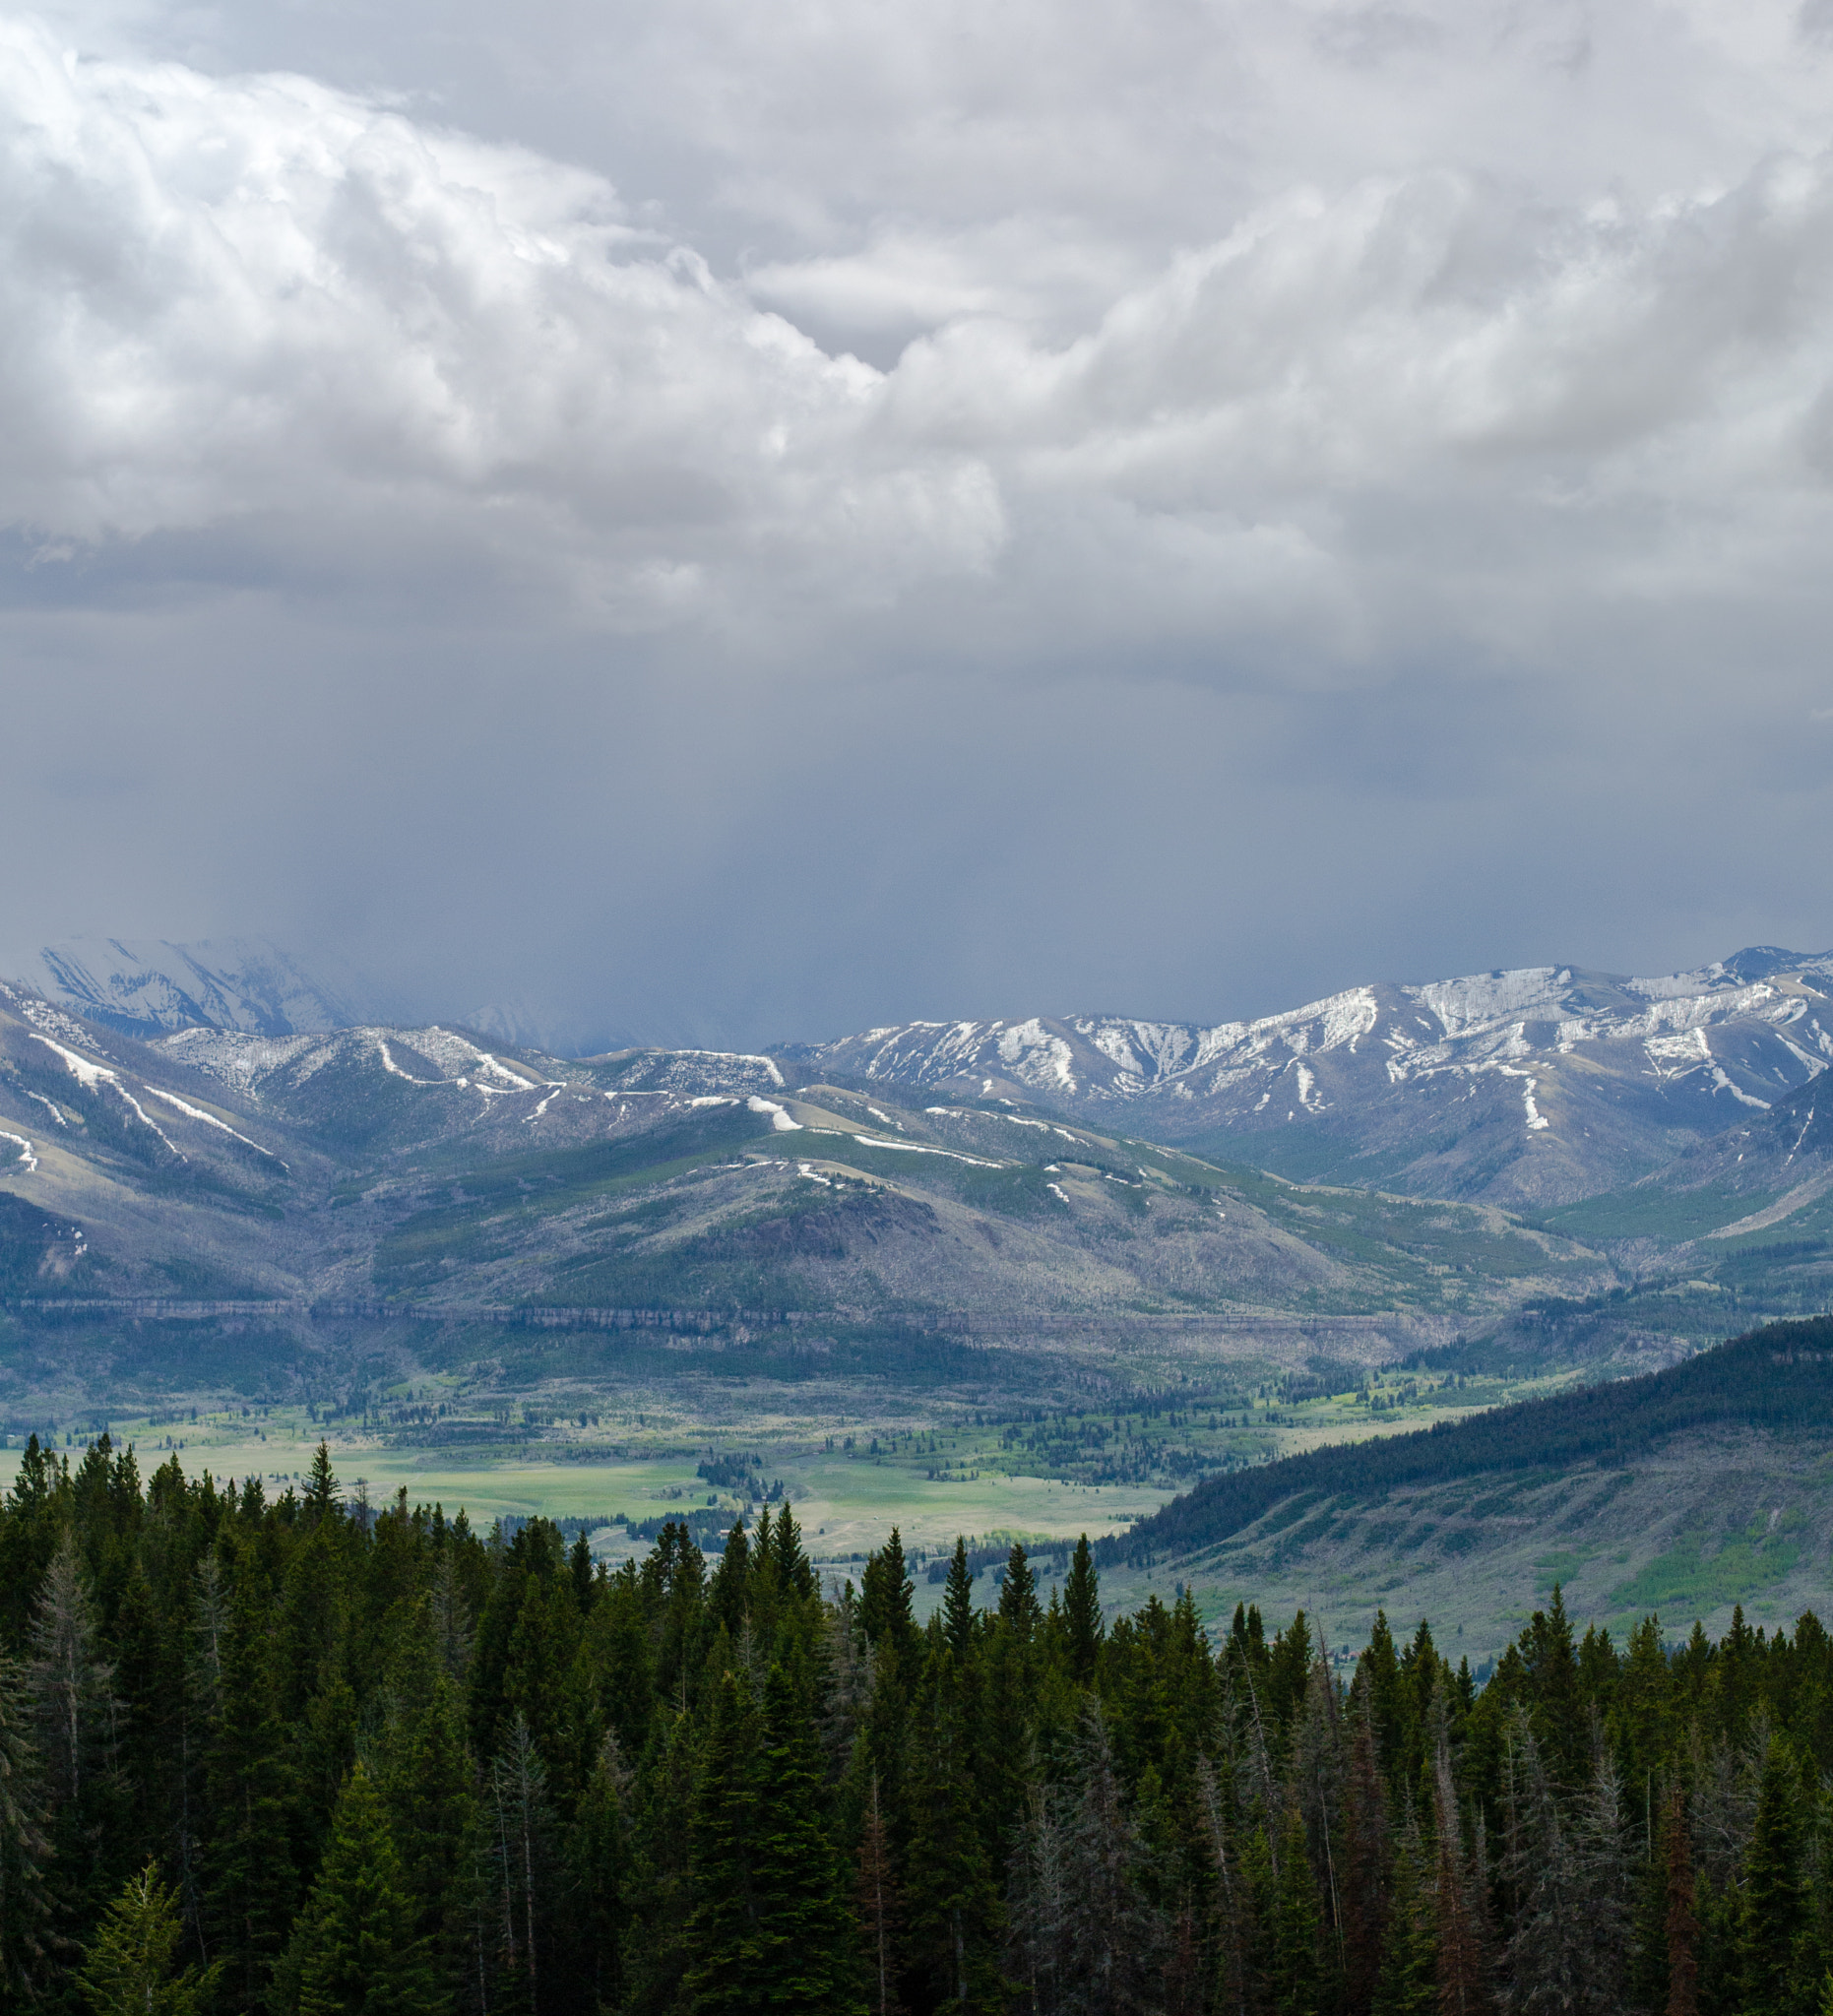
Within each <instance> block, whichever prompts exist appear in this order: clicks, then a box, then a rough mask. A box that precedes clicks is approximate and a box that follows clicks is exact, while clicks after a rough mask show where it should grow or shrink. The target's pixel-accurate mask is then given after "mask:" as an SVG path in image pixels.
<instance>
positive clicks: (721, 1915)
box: [686, 1670, 768, 2016]
mask: <svg viewBox="0 0 1833 2016" xmlns="http://www.w3.org/2000/svg"><path fill="white" fill-rule="evenodd" d="M758 1735H759V1729H758V1715H757V1710H756V1707H755V1705H754V1704H753V1702H752V1699H751V1689H750V1685H749V1683H748V1681H747V1680H746V1679H745V1676H744V1674H743V1673H742V1672H734V1671H730V1670H727V1671H726V1672H723V1673H721V1674H719V1675H718V1676H717V1678H716V1679H715V1680H714V1681H713V1700H712V1711H711V1714H710V1716H709V1718H708V1723H707V1733H706V1737H705V1741H704V1744H703V1746H702V1750H701V1755H700V1770H699V1774H698V1780H697V1783H696V1785H695V1787H694V1796H693V1818H692V1825H691V1835H690V1839H691V1849H692V1853H691V1859H690V1867H691V1870H692V1882H693V1900H694V1901H693V1917H692V1919H691V1920H690V1922H689V1924H688V1939H687V1944H688V1952H689V1955H690V1960H689V1965H688V1972H687V1982H686V1985H687V1993H688V1999H689V2005H690V2007H691V2008H692V2009H693V2010H694V2012H695V2016H757V2012H759V2011H761V2010H763V2009H764V2008H766V2007H767V2006H768V2002H767V1993H768V1982H767V1978H766V1976H765V1974H764V1972H763V1969H762V1967H761V1966H760V1964H759V1942H758V1905H759V1899H758V1891H757V1883H756V1880H755V1870H756V1862H757V1839H758V1830H759V1813H758V1770H757V1751H758Z"/></svg>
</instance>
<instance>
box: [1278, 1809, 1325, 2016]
mask: <svg viewBox="0 0 1833 2016" xmlns="http://www.w3.org/2000/svg"><path fill="white" fill-rule="evenodd" d="M1319 1928H1320V1918H1319V1913H1318V1908H1317V1884H1316V1882H1315V1881H1314V1880H1313V1878H1312V1875H1311V1864H1310V1861H1309V1860H1308V1859H1307V1858H1306V1856H1305V1852H1304V1819H1303V1816H1302V1815H1301V1814H1300V1813H1299V1811H1298V1807H1297V1804H1296V1802H1295V1803H1293V1804H1292V1805H1290V1806H1288V1807H1287V1809H1286V1819H1285V1822H1284V1824H1283V1826H1282V1827H1281V1829H1280V1855H1279V1868H1278V1871H1277V1874H1276V1875H1275V1878H1274V1888H1273V1922H1272V1926H1271V1930H1272V1963H1273V1965H1272V1977H1273V1978H1272V1983H1271V1986H1272V1996H1271V2006H1272V2008H1273V2010H1274V2012H1275V2016H1318V2010H1319V2009H1320V2007H1321V2006H1322V1978H1321V1972H1320V1969H1319V1966H1318V1950H1317V1947H1318V1933H1319Z"/></svg>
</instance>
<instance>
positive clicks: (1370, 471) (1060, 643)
mask: <svg viewBox="0 0 1833 2016" xmlns="http://www.w3.org/2000/svg"><path fill="white" fill-rule="evenodd" d="M1830 115H1833V0H1807V4H1806V5H1805V6H1799V5H1795V4H1789V5H1777V4H1769V0H1738V4H1737V5H1732V4H1729V0H1712V4H1705V0H1691V4H1687V0H1680V4H1663V5H1653V4H1647V0H1612V4H1610V5H1608V6H1606V5H1598V6H1583V5H1572V4H1565V0H1538V4H1535V5H1527V4H1525V0H1524V4H1491V0H1423V4H1421V5H1418V6H1411V5H1392V6H1387V5H1375V6H1369V7H1360V8H1358V7H1333V6H1329V5H1323V4H1309V0H1287V4H1272V0H1233V4H1197V0H1139V4H1133V5H1122V4H1105V5H1090V4H1082V0H1051V4H1049V5H1043V4H1042V0H1003V4H1000V5H998V6H989V5H988V4H987V0H973V4H967V0H925V4H923V5H921V6H914V5H907V6H899V5H897V4H895V0H825V4H806V0H778V4H776V5H773V6H770V7H760V6H758V5H757V4H756V0H742V4H741V0H667V4H666V5H663V4H660V0H645V4H641V5H639V4H634V0H595V4H593V5H591V6H587V5H584V4H578V0H523V4H521V5H519V6H517V7H513V8H512V7H505V6H503V5H502V4H501V0H494V4H491V5H488V6H485V5H481V4H477V0H438V4H437V5H434V4H431V0H390V4H389V5H387V6H385V7H379V6H376V5H375V4H374V0H364V4H363V5H360V6H357V5H348V4H340V0H310V4H303V0H300V4H285V0H281V4H276V0H261V4H259V5H256V4H253V0H231V4H228V5H207V4H170V5H163V4H161V0H119V4H115V0H94V4H73V5H71V6H69V7H67V8H64V9H62V10H46V11H40V12H35V13H34V12H20V11H13V12H9V13H8V14H7V15H6V16H5V17H4V21H3V23H0V524H4V526H5V527H6V528H7V530H6V531H5V533H4V534H3V535H0V703H3V706H0V751H4V756H5V761H4V764H3V765H0V810H3V813H4V828H3V829H0V831H4V834H5V851H4V854H3V855H0V859H3V860H4V863H5V872H4V873H3V874H0V951H5V950H13V951H17V950H19V949H21V948H30V947H32V946H35V945H36V944H38V943H41V942H43V941H44V940H46V939H52V938H59V937H64V936H70V935H77V934H83V933H93V932H103V933H113V934H116V935H120V936H137V937H148V936H162V937H167V938H175V939H187V938H197V937H203V936H207V935H210V934H212V933H221V932H225V931H236V930H242V931H256V932H266V933H268V934H270V935H272V936H273V937H275V938H276V939H278V940H279V941H281V942H282V943H284V944H286V945H289V946H291V947H293V948H295V949H296V950H297V951H298V952H299V954H300V955H301V956H302V958H303V959H304V960H305V962H306V963H307V964H308V965H309V964H310V963H311V962H312V960H313V959H314V958H315V957H323V958H326V959H341V960H343V961H345V962H347V963H348V964H349V965H351V966H353V967H355V968H357V969H358V970H359V971H362V972H365V973H367V974H369V975H371V976H372V977H374V978H375V979H376V981H377V982H378V984H380V985H383V986H385V987H387V988H388V989H390V990H392V992H393V994H394V997H395V998H396V999H397V1001H399V1002H400V1003H402V1004H404V1005H405V1006H409V1007H412V1008H416V1009H418V1010H419V1011H421V1012H424V1013H427V1014H437V1015H444V1016H449V1017H456V1016H460V1015H464V1014H467V1013H471V1012H474V1011H475V1010H476V1009H477V1008H479V1007H481V1006H483V1005H484V1004H486V1003H505V1004H512V1005H515V1004H521V1005H522V1006H523V1007H525V1009H526V1010H527V1011H528V1012H530V1013H531V1014H532V1015H534V1016H536V1017H537V1018H549V1019H551V1021H552V1022H553V1024H554V1025H555V1026H556V1028H558V1029H562V1030H565V1031H567V1032H570V1033H572V1034H573V1035H574V1036H575V1037H576V1038H577V1039H579V1040H586V1039H589V1038H592V1037H599V1038H607V1037H610V1036H612V1035H616V1034H621V1033H628V1034H630V1035H635V1036H641V1037H648V1038H669V1037H673V1038H677V1039H683V1040H740V1041H757V1040H773V1039H779V1038H786V1037H797V1036H821V1035H831V1034H837V1033H840V1032H843V1031H846V1030H850V1029H853V1028H856V1027H860V1026H864V1025H866V1024H870V1023H874V1022H880V1021H888V1020H894V1019H903V1018H906V1017H910V1016H918V1015H922V1016H942V1015H956V1014H1014V1013H1029V1012H1040V1011H1041V1012H1064V1011H1069V1010H1075V1009H1082V1008H1090V1009H1106V1010H1115V1011H1120V1012H1126V1013H1134V1014H1141V1015H1155V1016H1156V1015H1173V1016H1188V1017H1201V1018H1204V1019H1216V1018H1219V1017H1222V1016H1225V1015H1233V1014H1241V1013H1255V1012H1261V1011H1265V1010H1270V1009H1274V1008H1279V1007H1284V1006H1288V1005H1292V1004H1294V1003H1296V1002H1298V1001H1301V1000H1304V999H1307V998H1310V997H1312V996H1315V995H1317V994H1320V993H1322V992H1325V991H1328V990H1330V989H1333V988H1335V987H1337V986H1341V985H1344V984H1348V983H1351V982H1353V981H1356V980H1359V979H1364V978H1419V977H1429V976H1433V975H1438V974H1448V973H1459V972H1467V971H1472V970H1477V969H1482V968H1486V967H1491V966H1498V965H1527V964H1535V963H1541V962H1546V961H1551V960H1567V961H1573V962H1576V963H1579V964H1582V965H1588V966H1596V967H1604V968H1611V969H1615V970H1619V971H1623V970H1627V971H1638V972H1652V971H1666V970H1670V969H1673V968H1675V967H1678V966H1683V965H1690V964H1694V963H1697V962H1699V961H1702V960H1706V959H1710V958H1713V957H1716V956H1719V955H1721V954H1724V953H1728V952H1730V951H1732V950H1733V949H1735V948H1736V947H1738V946H1739V945H1741V944H1745V943H1748V942H1753V941H1759V942H1760V941H1772V942H1780V943H1785V944H1793V945H1796V946H1798V947H1800V948H1802V949H1813V950H1818V949H1820V948H1822V947H1823V946H1825V945H1827V944H1828V943H1830V942H1833V899H1830V898H1829V875H1828V860H1829V855H1830V852H1833V847H1830V842H1829V836H1830V835H1833V821H1830V819H1829V813H1830V812H1833V791H1830V790H1829V769H1830V766H1833V656H1830V647H1833V509H1830V503H1833V492H1830V488H1829V486H1830V484H1833V154H1830V153H1829V145H1830V143H1833V117H1830Z"/></svg>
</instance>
